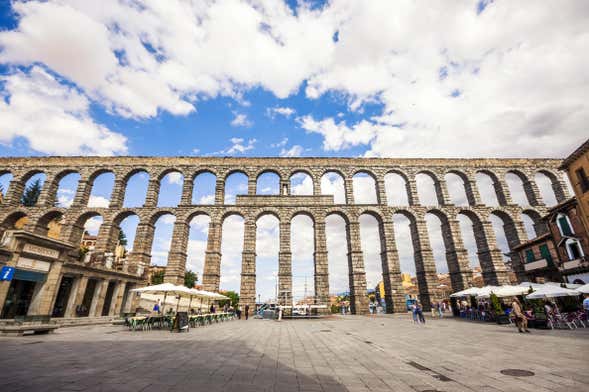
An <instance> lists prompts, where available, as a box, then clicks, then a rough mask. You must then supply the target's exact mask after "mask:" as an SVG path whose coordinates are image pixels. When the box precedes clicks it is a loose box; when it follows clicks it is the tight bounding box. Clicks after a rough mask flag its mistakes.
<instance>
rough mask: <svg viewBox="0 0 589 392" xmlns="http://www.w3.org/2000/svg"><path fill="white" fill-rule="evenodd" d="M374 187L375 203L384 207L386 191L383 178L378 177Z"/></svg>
mask: <svg viewBox="0 0 589 392" xmlns="http://www.w3.org/2000/svg"><path fill="white" fill-rule="evenodd" d="M375 186H376V191H377V193H376V196H377V203H378V204H380V205H382V206H386V205H387V204H388V203H387V189H386V185H385V182H384V178H382V177H379V178H378V179H377V180H376V181H375Z"/></svg>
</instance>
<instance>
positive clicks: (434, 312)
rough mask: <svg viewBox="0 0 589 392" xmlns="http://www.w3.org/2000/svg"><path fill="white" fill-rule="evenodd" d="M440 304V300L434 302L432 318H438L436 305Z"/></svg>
mask: <svg viewBox="0 0 589 392" xmlns="http://www.w3.org/2000/svg"><path fill="white" fill-rule="evenodd" d="M437 306H438V302H434V303H433V304H432V308H431V312H432V319H435V318H436V307H437Z"/></svg>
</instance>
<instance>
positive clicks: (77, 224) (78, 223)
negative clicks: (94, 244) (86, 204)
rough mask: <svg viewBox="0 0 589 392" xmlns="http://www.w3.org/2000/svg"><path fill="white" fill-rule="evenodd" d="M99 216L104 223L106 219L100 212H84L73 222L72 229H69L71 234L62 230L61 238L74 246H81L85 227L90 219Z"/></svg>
mask: <svg viewBox="0 0 589 392" xmlns="http://www.w3.org/2000/svg"><path fill="white" fill-rule="evenodd" d="M97 216H99V217H101V218H103V221H104V217H103V216H102V214H101V213H100V212H99V211H96V210H89V211H85V212H83V213H82V214H80V215H78V216H77V217H76V218H74V220H72V221H71V222H72V224H71V227H68V229H69V233H68V231H67V230H66V231H64V230H62V232H61V237H62V238H63V239H64V240H66V241H68V242H70V243H71V244H73V245H74V246H79V244H80V243H81V242H82V237H83V235H84V225H85V224H86V222H87V221H88V220H89V219H92V218H95V217H97ZM64 236H65V238H64Z"/></svg>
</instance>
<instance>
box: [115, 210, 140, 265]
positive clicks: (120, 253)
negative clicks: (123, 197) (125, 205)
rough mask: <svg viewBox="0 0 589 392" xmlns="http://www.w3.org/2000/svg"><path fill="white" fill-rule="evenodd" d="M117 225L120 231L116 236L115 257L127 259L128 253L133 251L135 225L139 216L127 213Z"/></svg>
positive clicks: (135, 232) (137, 223)
mask: <svg viewBox="0 0 589 392" xmlns="http://www.w3.org/2000/svg"><path fill="white" fill-rule="evenodd" d="M118 225H119V229H120V232H119V235H118V238H117V248H116V250H115V258H118V259H127V258H128V256H129V253H131V252H132V251H133V244H134V243H135V235H136V234H137V225H139V217H138V216H137V215H135V214H129V215H127V216H126V217H125V218H123V219H122V220H121V221H120V223H119V224H118ZM119 247H121V248H119Z"/></svg>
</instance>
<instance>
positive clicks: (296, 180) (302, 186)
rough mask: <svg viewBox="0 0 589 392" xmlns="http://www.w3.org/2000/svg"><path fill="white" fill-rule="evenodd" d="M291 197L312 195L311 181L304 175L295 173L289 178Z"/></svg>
mask: <svg viewBox="0 0 589 392" xmlns="http://www.w3.org/2000/svg"><path fill="white" fill-rule="evenodd" d="M290 184H291V185H290V194H291V195H312V194H313V179H312V178H311V177H310V176H309V175H308V174H306V173H297V174H295V175H293V176H292V177H291V178H290Z"/></svg>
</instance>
